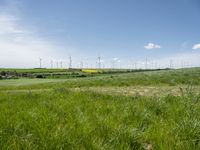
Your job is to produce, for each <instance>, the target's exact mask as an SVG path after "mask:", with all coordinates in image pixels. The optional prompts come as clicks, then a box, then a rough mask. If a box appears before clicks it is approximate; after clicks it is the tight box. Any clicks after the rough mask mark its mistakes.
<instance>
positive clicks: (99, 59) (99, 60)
mask: <svg viewBox="0 0 200 150" xmlns="http://www.w3.org/2000/svg"><path fill="white" fill-rule="evenodd" d="M98 65H99V69H100V68H101V57H100V56H99V57H98Z"/></svg>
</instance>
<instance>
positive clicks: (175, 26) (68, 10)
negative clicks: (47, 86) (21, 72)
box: [0, 0, 200, 67]
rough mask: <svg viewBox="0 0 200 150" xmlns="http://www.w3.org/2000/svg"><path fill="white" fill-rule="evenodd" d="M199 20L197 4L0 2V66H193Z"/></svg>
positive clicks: (190, 0)
mask: <svg viewBox="0 0 200 150" xmlns="http://www.w3.org/2000/svg"><path fill="white" fill-rule="evenodd" d="M199 16H200V1H199V0H151V1H150V0H148V1H147V0H57V1H55V0H42V1H41V0H0V67H37V66H38V60H39V57H41V58H42V59H43V66H44V67H49V66H50V61H51V60H53V61H54V66H55V63H56V62H60V61H63V65H64V66H67V64H68V57H69V56H72V60H73V65H74V67H76V66H78V65H79V63H80V61H83V63H84V65H85V66H86V64H87V65H90V66H91V65H93V66H95V63H96V61H97V57H98V56H101V57H102V63H104V65H105V66H106V67H110V66H111V64H112V61H113V60H118V65H119V63H120V64H121V66H123V67H128V66H131V65H132V64H133V63H136V62H137V64H139V65H140V66H142V65H143V63H144V61H145V59H146V58H148V61H149V63H150V62H154V63H159V64H161V65H163V66H164V65H166V64H169V61H170V60H171V59H172V60H173V62H174V65H175V64H176V65H177V66H178V65H179V66H180V65H181V64H183V63H185V64H192V65H195V66H197V65H200V62H199V57H200V45H199V44H200V19H199ZM117 58H118V59H117Z"/></svg>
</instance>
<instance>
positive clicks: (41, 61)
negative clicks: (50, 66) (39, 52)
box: [39, 58, 42, 68]
mask: <svg viewBox="0 0 200 150" xmlns="http://www.w3.org/2000/svg"><path fill="white" fill-rule="evenodd" d="M39 60H40V68H42V58H39Z"/></svg>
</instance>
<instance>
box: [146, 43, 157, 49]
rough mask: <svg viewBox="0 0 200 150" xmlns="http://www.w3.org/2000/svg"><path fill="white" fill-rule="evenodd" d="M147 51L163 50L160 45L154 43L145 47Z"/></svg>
mask: <svg viewBox="0 0 200 150" xmlns="http://www.w3.org/2000/svg"><path fill="white" fill-rule="evenodd" d="M144 48H145V49H156V48H161V46H160V45H156V44H154V43H148V45H146V46H144Z"/></svg>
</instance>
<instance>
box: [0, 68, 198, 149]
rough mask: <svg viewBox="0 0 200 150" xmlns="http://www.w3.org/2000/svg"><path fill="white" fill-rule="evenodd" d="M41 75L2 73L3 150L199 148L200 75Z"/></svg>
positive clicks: (170, 72) (0, 143)
mask: <svg viewBox="0 0 200 150" xmlns="http://www.w3.org/2000/svg"><path fill="white" fill-rule="evenodd" d="M39 70H40V69H36V70H35V69H28V71H27V70H26V69H20V70H17V69H16V70H6V69H0V72H3V75H2V76H3V78H2V79H1V80H0V149H8V150H18V149H47V150H51V149H52V150H54V149H102V150H104V149H105V150H107V149H127V150H128V149H131V150H132V149H135V150H138V149H139V150H140V149H141V150H154V149H155V150H160V149H163V150H170V149H177V150H182V149H186V150H195V149H200V68H188V69H172V70H152V71H150V70H148V71H142V70H140V71H134V70H131V71H130V70H112V71H111V70H101V71H98V70H89V69H88V70H64V69H63V70H59V69H58V70H54V71H52V70H51V69H49V70H45V69H41V70H40V71H39ZM12 72H18V73H16V74H13V73H12ZM25 72H26V73H28V75H26V76H22V74H23V73H25ZM38 74H40V75H41V74H42V76H37V75H38ZM46 74H54V75H55V74H56V75H55V76H56V78H54V77H52V76H51V75H46ZM5 75H8V76H10V75H12V76H14V77H17V79H15V78H11V79H7V77H5ZM60 76H62V77H60ZM38 77H42V78H38Z"/></svg>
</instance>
